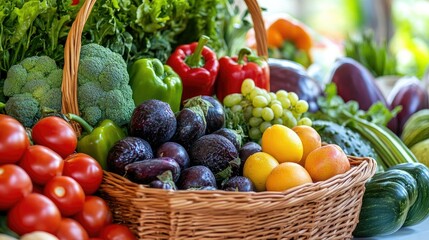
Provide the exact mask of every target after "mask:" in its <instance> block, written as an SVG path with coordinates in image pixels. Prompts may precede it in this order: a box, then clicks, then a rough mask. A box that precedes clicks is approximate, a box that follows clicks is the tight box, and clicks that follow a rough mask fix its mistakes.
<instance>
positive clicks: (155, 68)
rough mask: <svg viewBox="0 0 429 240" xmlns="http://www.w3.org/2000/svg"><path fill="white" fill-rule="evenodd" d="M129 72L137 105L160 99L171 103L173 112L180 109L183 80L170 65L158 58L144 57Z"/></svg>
mask: <svg viewBox="0 0 429 240" xmlns="http://www.w3.org/2000/svg"><path fill="white" fill-rule="evenodd" d="M129 74H130V85H131V89H132V90H133V99H134V103H135V105H136V106H138V105H139V104H140V103H142V102H143V101H145V100H149V99H158V100H161V101H163V102H166V103H168V104H170V107H171V109H172V110H173V112H178V111H179V110H180V103H181V98H182V91H183V85H182V80H181V79H180V77H179V75H177V73H176V72H175V71H174V70H173V69H172V68H171V67H170V66H168V65H164V64H162V63H161V61H160V60H159V59H156V58H142V59H139V60H137V61H135V62H134V63H133V64H132V65H131V67H130V69H129Z"/></svg>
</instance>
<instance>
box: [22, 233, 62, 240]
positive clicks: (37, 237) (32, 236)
mask: <svg viewBox="0 0 429 240" xmlns="http://www.w3.org/2000/svg"><path fill="white" fill-rule="evenodd" d="M19 240H59V239H58V238H57V237H56V236H55V235H53V234H50V233H48V232H44V231H34V232H31V233H26V234H24V235H22V236H21V237H20V238H19Z"/></svg>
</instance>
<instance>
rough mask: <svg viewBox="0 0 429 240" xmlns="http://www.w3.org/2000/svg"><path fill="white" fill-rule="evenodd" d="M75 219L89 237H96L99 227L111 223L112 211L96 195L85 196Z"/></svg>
mask: <svg viewBox="0 0 429 240" xmlns="http://www.w3.org/2000/svg"><path fill="white" fill-rule="evenodd" d="M74 219H76V220H77V221H78V222H79V223H80V224H81V225H82V227H83V228H84V229H85V230H86V232H87V233H88V235H89V236H90V237H96V236H98V234H99V233H100V231H101V229H102V228H103V227H104V226H105V225H107V224H110V223H112V213H111V212H110V208H109V206H108V205H107V203H106V202H105V201H104V200H103V199H102V198H100V197H97V196H86V198H85V204H84V206H83V210H82V211H81V212H78V213H77V214H76V215H75V216H74Z"/></svg>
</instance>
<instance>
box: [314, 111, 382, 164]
mask: <svg viewBox="0 0 429 240" xmlns="http://www.w3.org/2000/svg"><path fill="white" fill-rule="evenodd" d="M312 127H313V128H314V129H316V131H317V132H318V133H319V134H320V136H321V138H322V139H323V142H326V143H333V144H336V145H338V146H340V147H341V149H343V151H344V152H345V153H346V154H347V155H351V156H365V157H371V158H374V159H375V160H377V164H378V165H377V167H378V171H383V170H384V167H385V166H383V162H382V161H380V159H378V156H377V153H376V152H375V150H374V148H373V147H372V145H371V143H370V142H369V141H368V140H367V139H366V138H364V137H362V136H361V135H360V134H359V133H358V132H356V131H353V130H352V129H351V128H349V127H347V126H344V125H340V124H337V123H335V122H331V121H325V120H314V121H313V125H312Z"/></svg>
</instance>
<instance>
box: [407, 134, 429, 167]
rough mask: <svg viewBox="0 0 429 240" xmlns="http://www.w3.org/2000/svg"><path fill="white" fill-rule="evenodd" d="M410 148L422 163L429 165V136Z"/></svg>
mask: <svg viewBox="0 0 429 240" xmlns="http://www.w3.org/2000/svg"><path fill="white" fill-rule="evenodd" d="M410 150H411V152H412V153H413V154H414V156H416V158H417V160H418V161H419V162H420V163H423V164H424V165H426V166H429V138H428V139H425V140H422V141H420V142H418V143H416V144H414V145H413V146H412V147H411V148H410Z"/></svg>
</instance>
